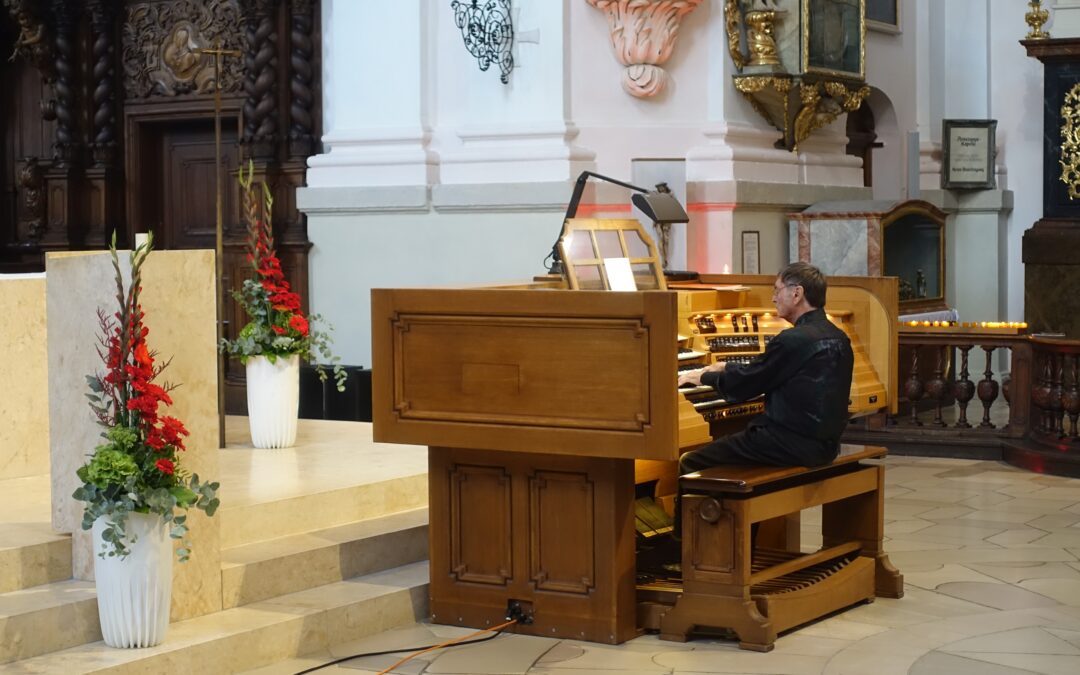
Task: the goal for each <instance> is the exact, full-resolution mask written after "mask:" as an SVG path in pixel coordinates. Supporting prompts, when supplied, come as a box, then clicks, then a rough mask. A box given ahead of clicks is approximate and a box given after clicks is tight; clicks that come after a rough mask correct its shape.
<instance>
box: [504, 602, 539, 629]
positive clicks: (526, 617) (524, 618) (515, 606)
mask: <svg viewBox="0 0 1080 675" xmlns="http://www.w3.org/2000/svg"><path fill="white" fill-rule="evenodd" d="M511 619H517V622H518V623H520V624H526V625H528V624H530V623H532V622H533V604H532V603H531V602H529V601H527V600H507V601H506V620H507V621H509V620H511Z"/></svg>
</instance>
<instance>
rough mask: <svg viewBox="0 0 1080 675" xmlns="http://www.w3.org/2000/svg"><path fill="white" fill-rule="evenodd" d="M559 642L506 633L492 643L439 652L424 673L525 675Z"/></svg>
mask: <svg viewBox="0 0 1080 675" xmlns="http://www.w3.org/2000/svg"><path fill="white" fill-rule="evenodd" d="M558 642H559V641H558V640H554V639H552V638H541V637H532V636H530V635H508V634H503V635H500V636H499V637H498V638H496V639H494V640H491V641H490V642H484V643H482V644H478V645H468V646H465V647H456V648H454V649H453V650H449V651H442V652H439V653H438V654H437V655H436V656H435V658H434V659H433V660H432V662H431V664H430V665H429V666H428V667H427V669H426V670H424V672H425V673H444V674H447V675H449V674H451V673H453V674H455V675H457V674H461V675H488V674H491V675H513V674H514V673H521V674H524V673H527V672H528V671H529V669H530V668H532V667H533V665H534V664H535V663H536V662H537V660H539V659H540V657H541V656H543V655H544V654H545V653H546V652H547V651H548V650H549V649H551V648H552V647H554V646H555V644H556V643H558Z"/></svg>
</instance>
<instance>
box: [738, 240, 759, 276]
mask: <svg viewBox="0 0 1080 675" xmlns="http://www.w3.org/2000/svg"><path fill="white" fill-rule="evenodd" d="M759 244H760V237H759V236H758V232H757V231H756V230H747V231H746V232H743V233H742V273H743V274H761V257H760V256H759Z"/></svg>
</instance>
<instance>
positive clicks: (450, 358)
mask: <svg viewBox="0 0 1080 675" xmlns="http://www.w3.org/2000/svg"><path fill="white" fill-rule="evenodd" d="M773 281H774V277H772V276H761V275H750V276H719V275H716V276H703V277H702V278H701V280H700V281H699V282H696V283H694V284H685V285H680V286H679V287H678V288H677V289H674V290H666V291H664V290H654V291H639V292H609V291H587V290H577V291H573V290H568V289H567V288H566V285H565V284H563V283H559V282H553V281H543V282H536V283H531V284H518V285H508V286H500V287H491V288H473V289H460V290H454V289H437V290H436V289H376V290H373V291H372V344H373V357H374V364H375V365H374V368H373V373H372V374H373V398H374V405H373V416H374V437H375V440H376V441H380V442H398V443H412V444H424V445H428V446H429V447H430V452H429V509H430V530H429V531H430V561H431V585H430V597H431V612H432V620H433V621H435V622H437V623H446V624H453V625H461V626H474V627H484V626H490V625H494V624H496V623H501V622H502V620H503V617H504V615H506V613H507V611H508V607H509V606H510V605H511V604H512V605H513V606H514V607H517V608H521V611H522V613H523V615H524V616H527V617H530V618H531V620H532V623H531V624H529V625H519V626H518V629H519V632H524V633H530V634H535V635H546V636H549V637H561V638H573V639H583V640H589V641H595V642H604V643H611V644H615V643H620V642H623V641H625V640H628V639H630V638H632V637H634V636H636V635H637V634H638V633H639V631H640V630H641V629H642V628H644V627H651V626H648V625H643V624H641V623H639V621H638V618H639V611H638V610H639V601H640V598H639V597H638V593H639V592H646V591H645V590H641V591H639V589H638V588H637V585H636V580H637V564H638V561H637V557H636V551H635V543H636V535H635V532H636V531H637V530H638V529H639V528H640V524H639V528H636V527H635V508H634V504H635V499H636V494H635V485H642V484H644V483H646V482H647V481H648V482H651V481H656V485H657V487H656V488H655V491H656V493H657V495H658V496H660V497H664V496H670V495H671V494H673V493H674V490H675V485H676V479H677V476H676V472H677V462H676V460H677V459H678V457H679V455H680V454H681V452H683V451H685V450H687V449H690V448H693V447H696V446H698V445H700V444H703V443H707V442H709V441H710V440H712V439H713V438H714V437H715V436H716V435H718V434H721V433H727V432H730V431H732V430H735V429H738V428H740V427H742V426H743V425H745V423H746V421H748V420H749V419H750V418H751V417H752V416H754V415H756V414H759V413H760V412H761V411H762V410H763V403H762V402H761V401H760V400H758V401H723V400H720V399H718V398H717V397H716V395H715V392H713V391H712V390H710V389H706V388H693V389H684V390H681V391H679V390H677V387H676V379H677V373H678V370H679V368H681V367H683V366H692V367H700V366H701V365H704V364H705V363H708V362H712V361H716V360H721V359H725V360H736V361H737V360H745V359H749V358H753V356H755V355H756V354H759V353H761V352H762V351H763V350H764V348H765V345H766V344H767V343H768V341H769V340H770V339H772V337H774V336H775V335H776V334H777V333H778V332H780V331H781V330H784V329H785V328H786V324H785V322H783V321H781V320H779V319H778V318H776V317H775V315H774V314H773V310H771V309H770V308H769V307H770V304H771V294H772V285H773ZM896 298H897V291H896V280H895V279H893V278H880V277H878V278H869V277H835V278H831V279H830V280H829V291H828V305H827V307H826V310H827V312H828V314H829V315H830V317H831V318H832V320H833V321H834V322H835V323H836V324H837V325H838V326H840V327H841V328H842V329H843V330H844V331H845V332H846V333H847V334H848V335H849V337H850V338H851V340H852V346H853V351H854V352H855V355H856V365H855V374H854V378H853V383H852V395H851V405H850V409H851V411H852V414H853V415H868V414H874V413H883V412H886V411H895V391H896V365H895V358H894V352H895V348H896V329H897V320H896V302H897V301H896ZM639 491H640V488H639ZM668 503H670V502H668ZM652 515H655V512H654V513H653V514H652ZM646 517H647V518H649V519H650V521H651V520H652V518H651V516H646ZM649 527H652V528H653V531H656V530H657V528H658V526H657V525H656V523H655V522H653V523H652V525H650V526H649ZM658 529H660V530H662V529H663V528H662V527H659V528H658ZM650 597H651V596H650ZM642 616H644V615H642ZM646 623H647V622H646Z"/></svg>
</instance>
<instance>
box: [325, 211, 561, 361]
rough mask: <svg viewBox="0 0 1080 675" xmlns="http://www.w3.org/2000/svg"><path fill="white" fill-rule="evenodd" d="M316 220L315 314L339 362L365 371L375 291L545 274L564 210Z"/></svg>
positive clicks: (352, 215) (348, 215)
mask: <svg viewBox="0 0 1080 675" xmlns="http://www.w3.org/2000/svg"><path fill="white" fill-rule="evenodd" d="M568 196H569V195H567V197H568ZM564 204H565V201H564ZM314 219H316V220H317V229H318V232H317V235H316V236H313V237H312V239H313V240H315V245H314V246H313V247H312V249H311V252H310V254H309V258H308V260H309V263H310V264H309V267H310V270H311V271H310V288H311V308H312V311H313V312H317V313H319V314H322V315H323V316H324V317H325V318H326V319H327V320H328V321H329V322H330V323H332V324H333V325H334V353H335V354H337V355H339V356H340V357H341V360H342V362H343V363H348V364H352V365H363V366H365V367H368V368H370V367H371V365H372V364H371V326H370V317H371V303H370V292H371V289H372V288H410V287H431V286H448V285H453V286H458V285H468V284H487V283H495V282H505V281H515V280H519V281H527V280H529V279H530V278H531V277H532V276H534V275H536V274H542V273H543V272H544V271H545V269H546V268H545V267H544V264H543V258H544V256H546V255H547V253H548V252H549V251H550V250H551V245H552V244H553V243H554V241H555V239H556V238H557V237H558V234H559V229H560V227H561V226H562V213H561V211H550V212H547V213H514V212H501V213H498V212H496V213H490V212H489V213H477V212H462V213H439V212H434V211H432V212H428V213H415V214H413V213H378V214H368V215H358V214H355V213H344V214H338V215H334V214H322V215H317V216H315V217H314ZM313 234H315V233H313Z"/></svg>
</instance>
